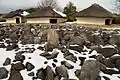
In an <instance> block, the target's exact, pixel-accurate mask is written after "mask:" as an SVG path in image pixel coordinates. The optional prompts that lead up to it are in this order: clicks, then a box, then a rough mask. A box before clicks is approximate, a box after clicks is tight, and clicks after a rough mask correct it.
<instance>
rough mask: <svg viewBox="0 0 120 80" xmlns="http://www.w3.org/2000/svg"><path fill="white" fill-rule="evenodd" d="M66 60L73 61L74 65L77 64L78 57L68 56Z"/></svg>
mask: <svg viewBox="0 0 120 80" xmlns="http://www.w3.org/2000/svg"><path fill="white" fill-rule="evenodd" d="M65 59H66V60H70V61H72V62H74V63H76V61H77V57H76V56H74V55H68V56H66V57H65Z"/></svg>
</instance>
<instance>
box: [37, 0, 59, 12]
mask: <svg viewBox="0 0 120 80" xmlns="http://www.w3.org/2000/svg"><path fill="white" fill-rule="evenodd" d="M45 7H52V8H53V9H54V8H55V9H57V10H58V9H59V8H60V7H59V6H58V2H57V0H41V1H40V2H38V8H39V9H42V8H45Z"/></svg>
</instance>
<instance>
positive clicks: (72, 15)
mask: <svg viewBox="0 0 120 80" xmlns="http://www.w3.org/2000/svg"><path fill="white" fill-rule="evenodd" d="M64 13H65V14H66V15H67V19H68V21H75V20H76V7H75V6H74V4H73V3H72V2H69V3H68V4H67V5H66V7H65V8H64Z"/></svg>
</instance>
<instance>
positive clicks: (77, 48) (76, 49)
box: [69, 46, 84, 53]
mask: <svg viewBox="0 0 120 80" xmlns="http://www.w3.org/2000/svg"><path fill="white" fill-rule="evenodd" d="M83 48H84V47H83V46H69V49H71V50H74V51H77V52H79V53H81V52H82V51H83Z"/></svg>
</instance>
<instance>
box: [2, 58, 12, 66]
mask: <svg viewBox="0 0 120 80" xmlns="http://www.w3.org/2000/svg"><path fill="white" fill-rule="evenodd" d="M9 64H11V59H10V58H6V60H5V62H4V63H3V66H7V65H9Z"/></svg>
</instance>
